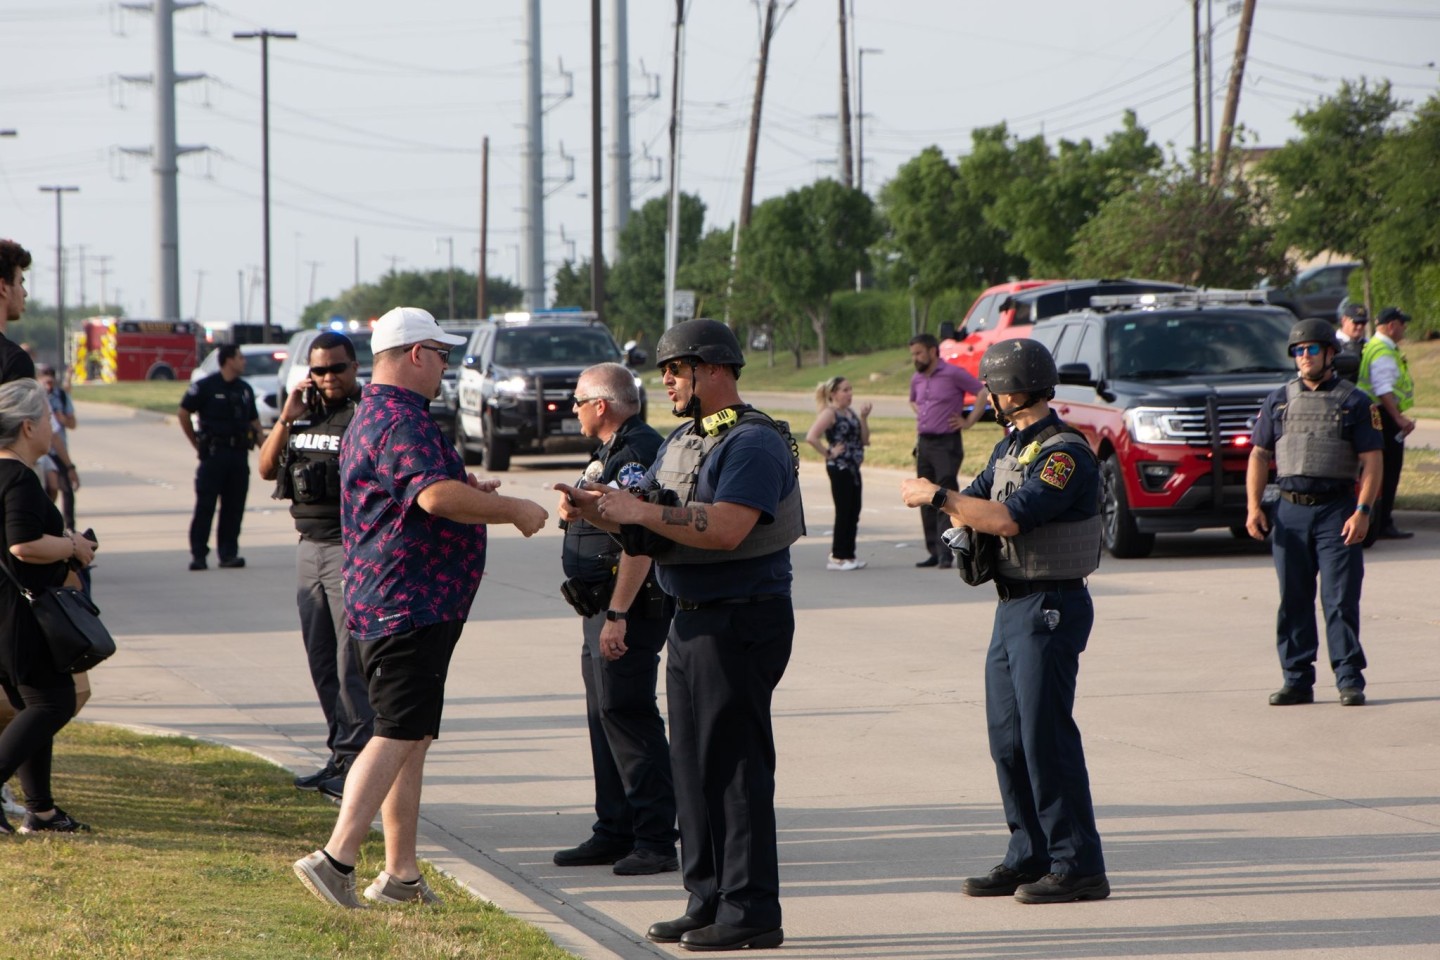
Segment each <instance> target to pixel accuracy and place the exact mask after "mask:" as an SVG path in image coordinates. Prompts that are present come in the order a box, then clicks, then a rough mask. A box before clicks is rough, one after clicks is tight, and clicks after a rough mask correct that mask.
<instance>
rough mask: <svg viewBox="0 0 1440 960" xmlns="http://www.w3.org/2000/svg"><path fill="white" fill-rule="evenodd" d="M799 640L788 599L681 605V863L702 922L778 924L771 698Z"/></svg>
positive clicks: (674, 665) (671, 656)
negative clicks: (698, 606)
mask: <svg viewBox="0 0 1440 960" xmlns="http://www.w3.org/2000/svg"><path fill="white" fill-rule="evenodd" d="M794 636H795V610H794V607H793V606H792V605H791V602H790V598H789V597H781V598H777V599H774V600H767V601H764V602H762V603H755V604H733V605H730V604H726V605H721V606H715V607H706V608H703V609H700V610H679V611H677V612H676V614H675V621H674V623H673V624H672V625H671V628H670V650H669V653H668V655H667V660H666V666H665V692H666V696H667V698H668V699H669V704H670V761H671V764H672V766H673V767H674V770H675V800H676V803H677V805H678V812H679V819H680V869H681V871H682V877H683V879H684V883H685V889H686V891H687V892H688V893H689V894H690V902H689V904H688V906H687V907H686V908H685V912H686V913H687V914H689V915H690V916H692V917H695V918H697V919H700V920H713V921H714V922H716V923H730V924H736V925H738V926H745V927H765V928H774V927H778V926H780V863H779V853H778V851H777V849H776V836H775V735H774V730H773V728H772V726H771V723H770V698H771V695H772V694H773V693H774V691H775V686H776V684H778V683H779V682H780V677H781V676H782V675H784V673H785V666H786V664H788V663H789V662H790V647H791V643H792V642H793V640H794Z"/></svg>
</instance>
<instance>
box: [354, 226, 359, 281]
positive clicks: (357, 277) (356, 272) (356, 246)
mask: <svg viewBox="0 0 1440 960" xmlns="http://www.w3.org/2000/svg"><path fill="white" fill-rule="evenodd" d="M355 286H357V287H358V286H360V235H359V234H358V233H357V234H356V235H355Z"/></svg>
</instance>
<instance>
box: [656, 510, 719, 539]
mask: <svg viewBox="0 0 1440 960" xmlns="http://www.w3.org/2000/svg"><path fill="white" fill-rule="evenodd" d="M660 519H661V520H662V521H664V522H665V523H666V524H668V525H669V526H673V527H689V526H693V527H694V528H695V529H696V530H697V531H700V532H702V533H703V532H704V531H705V530H706V529H707V528H708V527H709V526H710V518H709V516H707V515H706V513H705V508H704V507H666V508H665V509H664V510H663V511H662V512H661V514H660Z"/></svg>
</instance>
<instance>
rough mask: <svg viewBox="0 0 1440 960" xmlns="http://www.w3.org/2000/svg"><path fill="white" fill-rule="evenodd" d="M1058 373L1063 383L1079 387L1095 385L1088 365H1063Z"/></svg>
mask: <svg viewBox="0 0 1440 960" xmlns="http://www.w3.org/2000/svg"><path fill="white" fill-rule="evenodd" d="M1058 372H1059V374H1060V382H1061V383H1068V384H1070V385H1072V386H1077V387H1091V386H1094V385H1095V378H1094V377H1093V376H1091V374H1090V364H1088V363H1062V364H1061V365H1060V369H1059V371H1058Z"/></svg>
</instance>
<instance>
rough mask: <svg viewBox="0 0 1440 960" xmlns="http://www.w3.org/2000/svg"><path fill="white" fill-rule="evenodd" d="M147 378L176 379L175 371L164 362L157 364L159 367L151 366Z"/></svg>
mask: <svg viewBox="0 0 1440 960" xmlns="http://www.w3.org/2000/svg"><path fill="white" fill-rule="evenodd" d="M145 379H146V380H174V379H175V371H174V370H172V369H170V368H169V367H167V366H165V365H164V364H163V363H162V364H160V365H159V366H157V367H151V368H150V372H149V373H148V374H147V375H146V377H145Z"/></svg>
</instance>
